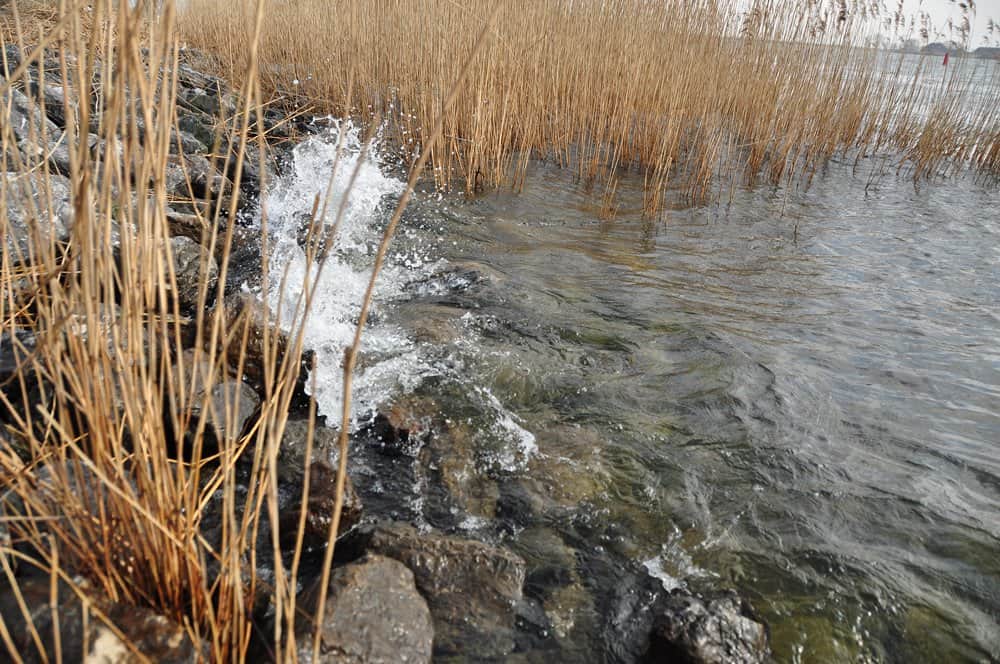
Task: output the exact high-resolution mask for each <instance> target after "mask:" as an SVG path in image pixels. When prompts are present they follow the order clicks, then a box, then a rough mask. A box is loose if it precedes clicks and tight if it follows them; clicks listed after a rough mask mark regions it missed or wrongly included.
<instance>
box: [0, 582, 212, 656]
mask: <svg viewBox="0 0 1000 664" xmlns="http://www.w3.org/2000/svg"><path fill="white" fill-rule="evenodd" d="M78 581H79V580H78ZM78 585H79V586H82V589H84V590H85V592H86V593H87V594H88V595H89V596H90V597H89V601H90V602H91V606H94V607H96V608H98V609H99V610H100V611H101V612H102V613H103V614H104V615H105V616H106V617H107V618H108V620H109V621H110V622H111V624H113V625H114V626H115V627H116V628H117V630H118V631H120V633H121V635H122V636H123V637H124V639H125V640H124V641H123V640H122V639H121V638H120V637H119V636H118V635H117V634H116V633H115V632H114V631H112V630H111V629H110V628H109V627H108V626H107V624H106V623H105V622H104V621H103V620H102V619H100V618H99V617H98V616H97V614H96V612H94V611H92V610H89V609H88V608H87V606H85V604H84V603H83V602H82V601H81V600H80V599H79V597H78V596H77V594H76V593H75V592H74V591H73V590H72V589H71V588H70V587H69V586H68V585H67V584H66V583H64V582H62V581H60V582H59V583H58V588H57V592H56V602H55V605H53V603H52V598H51V594H50V580H49V578H48V577H32V578H27V579H21V580H20V581H19V588H20V592H21V594H22V596H23V598H24V601H25V604H26V606H27V607H28V608H29V611H30V620H31V623H32V624H34V627H35V631H36V632H37V634H38V635H39V637H40V638H41V644H42V646H43V648H44V650H45V653H44V654H43V653H41V652H39V649H38V647H37V645H36V644H35V641H34V640H33V638H32V630H31V629H30V628H29V627H28V623H27V621H26V620H25V616H24V614H23V613H22V611H21V609H20V606H19V604H18V601H17V597H16V595H15V593H14V592H13V590H12V589H5V590H4V591H3V592H2V593H0V617H2V619H3V622H4V624H5V625H6V627H7V631H8V633H9V634H10V637H11V639H12V640H13V645H14V647H15V648H16V649H17V652H18V654H19V655H20V657H21V658H22V659H23V661H24V662H42V661H56V657H57V655H56V653H57V652H60V653H61V658H62V660H61V661H64V662H84V661H86V662H106V663H109V664H110V663H121V664H125V663H131V662H141V661H154V662H161V663H163V664H186V663H188V662H190V663H191V664H194V663H195V662H200V661H204V658H205V657H206V656H207V649H206V648H202V647H199V646H198V645H196V644H194V643H193V642H192V641H191V639H190V637H189V636H188V634H187V633H186V632H185V631H184V629H183V628H182V627H181V626H180V625H178V624H177V623H174V622H173V621H171V620H169V619H167V618H166V617H164V616H162V615H159V614H157V613H155V612H154V611H152V610H150V609H145V608H141V607H136V606H129V605H125V604H121V603H115V602H112V601H110V600H109V599H107V598H106V597H103V596H100V595H97V594H96V592H95V591H94V589H92V588H89V587H88V586H87V585H86V584H85V583H84V582H82V581H79V583H78ZM53 614H56V615H58V617H59V622H58V634H59V641H58V644H59V648H58V650H57V645H56V644H57V642H56V640H55V638H54V634H53V632H54V627H55V625H54V624H53ZM126 643H130V644H131V645H132V647H133V648H134V650H135V651H138V652H139V653H140V655H136V654H135V652H134V650H133V648H129V647H128V646H127V645H126Z"/></svg>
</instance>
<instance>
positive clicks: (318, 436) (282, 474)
mask: <svg viewBox="0 0 1000 664" xmlns="http://www.w3.org/2000/svg"><path fill="white" fill-rule="evenodd" d="M339 435H340V434H339V432H338V431H337V430H336V429H331V428H329V427H324V426H320V425H319V423H317V424H316V425H315V426H314V427H313V447H312V455H311V456H310V457H309V461H308V462H309V463H310V464H312V463H316V462H322V463H328V464H334V463H336V461H337V458H338V457H339V455H338V453H337V442H338V437H339ZM308 437H309V420H288V422H286V423H285V433H284V435H283V436H282V437H281V446H280V447H279V449H278V479H279V480H280V481H282V482H288V483H301V482H302V476H303V474H304V473H305V467H306V448H307V447H308V442H309V440H308Z"/></svg>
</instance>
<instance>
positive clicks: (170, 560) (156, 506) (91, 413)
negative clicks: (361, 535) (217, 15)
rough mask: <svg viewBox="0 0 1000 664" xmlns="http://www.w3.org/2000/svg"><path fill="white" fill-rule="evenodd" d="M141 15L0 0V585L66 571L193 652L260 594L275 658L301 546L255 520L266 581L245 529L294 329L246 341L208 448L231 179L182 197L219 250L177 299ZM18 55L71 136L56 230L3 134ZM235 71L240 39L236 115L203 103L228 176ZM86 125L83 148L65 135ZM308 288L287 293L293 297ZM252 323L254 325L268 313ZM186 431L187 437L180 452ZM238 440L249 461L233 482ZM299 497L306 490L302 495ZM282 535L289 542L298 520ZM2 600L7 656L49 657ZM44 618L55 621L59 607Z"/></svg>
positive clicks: (228, 344) (257, 604)
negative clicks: (13, 55) (25, 575)
mask: <svg viewBox="0 0 1000 664" xmlns="http://www.w3.org/2000/svg"><path fill="white" fill-rule="evenodd" d="M148 17H149V15H148V13H146V12H145V11H144V8H143V7H141V6H140V7H139V8H131V7H130V6H129V4H128V3H125V2H114V1H110V0H99V1H97V2H86V3H83V2H59V3H47V4H46V3H31V4H30V5H29V3H25V5H24V8H23V10H21V11H18V10H17V7H16V6H15V8H14V11H13V13H10V14H5V15H4V16H3V17H2V18H3V19H4V24H3V30H2V31H0V41H2V42H3V43H2V44H0V47H6V46H8V45H10V44H11V43H13V44H15V45H17V46H18V47H19V50H20V51H21V52H22V53H25V54H28V57H26V58H25V60H24V62H23V63H21V64H20V65H19V64H17V63H13V62H11V63H8V62H7V57H6V54H7V52H6V51H4V56H3V63H2V64H3V65H4V66H5V68H6V69H7V70H8V71H9V72H10V74H11V75H10V76H9V77H7V78H0V99H2V100H3V107H4V108H3V111H2V115H0V171H2V172H4V173H5V177H4V178H3V179H0V246H2V253H0V334H2V335H3V339H2V343H3V344H4V345H5V346H7V348H5V349H4V350H5V351H6V352H12V353H13V356H14V357H15V358H16V361H17V367H16V370H15V371H14V372H13V373H12V374H11V375H10V377H9V378H8V379H7V380H5V382H4V384H3V386H2V388H3V389H2V390H0V402H2V403H0V412H2V413H3V414H4V419H5V420H6V421H7V423H6V425H0V501H2V507H3V512H4V514H6V516H4V517H2V518H0V530H2V532H0V535H2V536H3V538H2V539H0V587H4V588H7V587H12V588H14V589H15V592H19V591H17V590H16V589H17V588H18V583H19V581H18V579H19V577H18V575H17V574H15V567H17V568H18V569H19V570H21V571H22V572H23V571H24V570H26V569H27V570H30V571H33V573H34V574H36V575H37V574H38V573H42V574H47V575H49V576H50V578H51V580H52V587H53V588H55V587H56V586H57V582H58V583H59V584H65V585H66V586H68V587H69V588H70V589H71V591H72V592H74V593H76V594H77V595H79V596H80V598H81V600H82V601H83V602H84V603H85V604H86V605H87V606H88V607H89V608H90V610H91V611H92V615H91V619H92V620H97V621H104V622H106V623H107V624H108V627H109V628H110V629H111V630H112V631H114V630H115V629H116V628H115V626H114V624H113V623H112V622H111V621H109V620H107V618H106V616H103V615H102V614H101V611H100V610H99V608H98V606H99V605H98V604H97V603H95V602H94V601H93V598H94V596H95V593H97V594H99V595H101V596H103V597H106V598H108V599H110V600H111V601H114V602H120V603H124V604H127V605H135V606H141V607H150V608H153V609H155V610H156V611H157V612H159V613H161V614H162V615H165V616H167V617H168V618H170V619H172V620H174V621H176V623H177V624H180V625H183V626H184V629H185V630H186V632H187V634H188V635H189V636H190V637H191V639H192V640H193V642H194V643H196V644H204V646H205V649H204V650H203V651H202V655H203V656H205V657H206V658H207V659H209V660H210V661H243V660H244V659H245V656H246V653H247V650H248V647H249V645H250V640H251V634H252V631H253V616H254V611H258V612H259V611H260V610H261V609H262V601H261V600H260V598H261V597H265V598H267V599H266V600H265V601H263V604H264V605H265V606H266V605H268V604H270V605H271V606H273V607H274V612H275V621H274V639H273V645H272V648H273V653H272V654H273V655H274V656H275V657H276V659H277V660H278V661H285V660H286V659H294V653H295V647H294V643H295V634H294V624H295V614H296V611H295V606H296V605H295V595H296V575H297V573H298V565H299V559H300V551H299V550H298V549H296V550H295V551H293V552H280V551H279V546H278V541H279V539H278V538H279V534H278V532H277V526H276V525H275V526H273V527H271V535H272V540H271V541H272V542H273V546H274V555H275V559H276V560H278V561H280V560H282V557H281V555H282V553H285V554H292V555H293V558H294V563H293V564H292V566H291V568H290V569H286V568H285V567H283V566H282V565H281V564H280V563H279V564H277V565H275V575H274V578H273V579H269V580H268V581H267V583H265V582H264V581H263V580H261V579H260V578H258V575H257V568H256V566H255V564H254V558H255V556H256V555H258V551H257V548H256V546H255V542H256V541H257V540H256V536H257V533H258V531H259V530H260V531H261V532H267V530H266V528H267V526H266V525H265V524H266V523H270V524H277V522H278V520H277V518H276V516H277V503H276V500H277V479H276V476H275V473H276V470H275V455H276V449H277V443H278V441H280V439H281V436H282V432H283V428H284V424H285V420H286V417H287V413H288V410H289V403H290V401H291V399H292V395H293V391H294V389H295V385H296V382H297V381H296V378H297V374H298V371H299V366H300V358H301V355H302V342H301V336H300V335H299V334H293V335H292V336H291V337H290V339H289V340H288V341H287V343H284V344H281V343H279V340H278V339H277V334H274V335H269V334H268V333H266V332H265V334H264V336H263V339H261V340H257V341H256V342H255V343H257V344H258V348H257V350H259V352H260V354H261V357H262V358H263V366H264V374H265V376H264V379H263V392H264V395H263V399H262V403H261V405H260V407H259V412H258V414H257V416H256V418H255V419H254V424H253V427H252V429H251V430H249V431H244V432H242V433H241V434H240V435H238V436H235V437H234V439H233V440H231V441H228V442H229V444H221V445H219V446H218V449H209V447H208V445H207V444H203V443H204V441H205V440H206V438H205V435H204V434H205V431H206V428H207V427H208V426H209V424H208V422H207V421H206V420H207V419H208V417H209V414H210V413H212V412H213V410H217V409H214V408H213V407H212V406H211V405H210V404H209V403H208V401H209V399H210V398H211V397H210V393H211V390H212V386H214V385H216V384H218V383H220V382H221V381H222V380H224V379H225V375H226V374H227V372H230V371H235V372H236V373H237V374H239V373H241V369H242V367H243V364H244V361H245V359H246V354H247V348H248V329H249V328H248V321H247V320H245V319H244V320H241V321H236V322H233V321H230V320H228V319H227V316H226V315H225V309H224V307H222V306H214V307H212V308H208V307H207V304H208V303H210V302H211V301H215V302H217V303H221V302H222V300H223V297H224V287H225V283H226V274H227V270H228V267H229V254H230V251H231V248H232V243H233V224H225V225H220V223H219V222H220V218H222V217H223V216H228V217H229V218H232V217H233V216H234V212H235V210H236V208H237V206H238V197H239V184H240V182H239V176H238V175H237V176H236V180H235V182H234V185H235V186H234V187H233V194H232V196H231V197H228V198H221V197H220V198H219V199H217V200H212V201H206V200H195V199H194V197H193V196H192V198H191V200H189V202H190V203H191V204H192V205H194V208H195V210H197V214H198V215H199V216H200V217H201V219H202V221H203V222H204V228H205V229H206V230H205V234H204V236H203V237H202V238H201V240H202V244H203V246H206V247H209V248H210V249H211V250H212V252H213V253H217V254H218V255H220V256H221V260H220V261H219V279H218V284H219V285H218V286H217V287H212V290H210V284H211V283H212V281H210V280H209V279H208V278H207V277H206V276H205V275H206V274H207V268H206V265H205V264H203V265H202V267H201V273H202V278H201V284H200V287H199V289H198V294H197V297H198V306H197V307H195V311H197V314H196V315H195V316H193V317H185V316H184V315H182V314H181V310H180V305H179V303H178V286H177V277H176V274H175V273H174V269H173V259H172V255H171V244H170V242H169V238H170V234H169V229H168V221H167V219H166V212H165V210H166V203H167V198H168V193H167V190H166V184H165V183H166V181H167V177H166V169H167V165H168V163H169V162H170V154H171V129H172V128H175V127H176V121H177V115H176V112H175V109H176V106H175V95H176V90H177V85H178V82H177V71H178V70H177V63H178V43H177V40H176V38H175V34H174V24H173V10H172V6H170V5H169V4H168V5H167V6H166V8H165V9H164V13H163V14H162V15H161V16H159V17H158V19H157V22H156V23H150V22H149V21H148V20H147V19H148ZM98 58H99V59H98ZM30 66H35V67H48V68H49V69H48V73H49V74H50V75H53V76H56V77H58V79H59V81H60V83H61V85H62V88H63V89H64V90H66V91H67V95H66V102H65V105H64V108H63V111H64V113H65V117H66V126H65V134H64V135H63V136H62V137H61V138H62V140H63V141H64V142H65V144H66V145H68V146H70V148H71V150H70V152H71V158H70V166H69V173H68V178H69V183H70V185H69V186H70V197H69V200H70V201H71V205H72V216H73V218H74V221H73V224H72V229H71V232H70V233H69V235H68V237H67V238H65V240H63V239H59V240H57V239H56V237H55V234H51V233H48V234H47V233H45V232H43V229H45V228H47V227H48V226H49V224H48V220H49V219H50V218H51V217H52V216H53V215H56V214H57V213H58V210H57V206H58V205H59V204H60V199H59V198H58V196H56V195H55V193H54V191H55V189H56V188H57V186H59V182H61V180H58V178H59V177H60V176H58V175H56V174H55V173H53V172H52V170H51V167H50V164H49V162H48V160H47V158H46V155H45V154H43V153H42V154H36V153H35V152H34V151H32V150H25V149H24V145H23V144H21V145H19V144H18V141H17V140H16V137H15V135H14V133H13V130H14V127H13V126H12V124H13V123H12V122H11V121H10V118H11V117H12V116H11V112H12V111H11V104H12V103H13V102H12V101H11V100H12V99H13V96H12V95H13V94H14V91H19V92H18V94H21V92H27V91H30V90H31V85H32V82H31V79H30V77H29V67H30ZM256 75H257V74H256V64H255V61H254V59H253V58H252V57H251V58H250V59H249V60H248V61H247V62H246V69H245V70H244V71H243V72H242V75H241V80H242V81H243V82H244V86H243V102H242V105H241V108H240V110H239V112H238V114H237V115H236V116H235V117H229V118H225V117H220V118H219V121H220V126H223V127H225V129H226V131H225V133H220V135H219V136H218V138H217V144H216V146H215V152H216V153H219V154H229V153H235V154H236V155H237V162H238V163H237V168H236V170H235V172H236V173H240V172H242V171H241V169H240V168H239V163H242V160H244V159H245V158H246V157H245V155H246V146H247V145H248V141H249V140H250V139H249V127H250V125H251V124H252V123H253V121H254V120H255V119H257V116H256V112H257V110H258V108H259V103H258V101H257V100H259V96H258V88H257V87H256V86H255V85H254V84H253V81H254V80H255V79H256ZM30 99H31V100H32V101H31V111H32V112H37V113H40V114H41V115H40V117H44V112H45V107H44V98H36V97H33V96H32V97H30ZM39 131H40V133H39V135H32V136H31V137H30V140H31V143H32V144H39V145H49V141H50V140H51V139H55V138H57V137H55V136H47V135H45V133H46V131H47V130H46V125H45V124H44V123H39ZM88 131H91V132H95V133H96V134H97V136H98V139H99V145H100V146H101V149H99V150H93V149H91V147H90V146H89V145H88V142H87V141H86V140H83V139H84V138H85V137H86V136H87V133H88ZM258 147H259V148H261V149H262V148H263V144H260V145H258ZM31 182H35V183H36V184H37V191H36V192H33V191H32V189H31V187H30V185H29V184H27V183H31ZM190 185H191V182H190V179H189V180H188V188H189V189H191V186H190ZM9 200H16V201H17V203H18V205H19V206H20V207H22V208H23V209H27V210H29V215H28V218H27V220H26V222H25V223H26V224H27V228H28V231H27V233H26V234H25V231H24V227H23V226H22V227H21V228H20V229H19V228H17V227H15V225H14V221H13V220H12V218H10V215H9V210H8V207H7V202H8V201H9ZM220 229H224V230H220ZM11 237H23V238H24V240H25V245H24V246H21V245H18V244H14V245H9V244H8V243H7V241H6V240H7V238H11ZM263 274H264V275H266V274H267V271H266V270H264V271H263ZM307 291H308V284H307ZM308 306H309V301H308V298H307V299H306V301H305V302H303V303H301V307H300V313H301V315H302V316H304V315H305V313H306V311H307V309H308ZM264 313H265V316H266V311H265V312H264ZM271 322H273V323H275V324H276V323H277V322H278V321H271ZM293 327H295V326H293ZM264 329H265V330H269V329H271V326H270V325H269V322H268V321H267V320H265V321H264ZM296 329H300V328H296ZM192 337H193V338H194V339H197V340H203V341H199V342H197V343H196V344H195V345H194V354H195V358H196V359H195V361H194V364H193V366H195V367H200V368H199V369H197V371H196V373H198V374H199V375H185V369H184V367H185V364H184V363H178V362H175V359H176V358H177V356H178V355H179V354H180V352H181V349H183V348H184V347H185V344H190V341H185V340H190V339H191V338H192ZM227 360H228V363H229V364H230V365H232V366H227ZM238 401H239V393H238V392H236V393H235V394H234V395H230V394H229V393H228V392H227V393H226V398H225V403H224V405H223V407H222V410H223V411H224V412H222V413H218V412H216V413H215V415H214V417H215V418H216V420H215V421H217V422H224V423H225V425H226V426H227V427H228V430H233V428H234V422H235V417H236V415H235V414H236V412H237V411H238V409H239V403H238ZM192 406H197V408H192ZM192 413H200V414H199V415H192ZM192 432H193V435H189V436H187V437H186V436H185V433H188V434H191V433H192ZM310 436H311V434H310ZM185 440H187V441H189V443H191V444H190V447H189V448H188V449H185V450H184V452H181V450H182V449H183V448H184V442H185ZM310 440H311V437H310ZM192 441H193V442H192ZM308 457H309V454H308V452H307V454H306V458H308ZM241 458H243V460H244V466H245V467H246V466H249V468H250V471H249V472H250V477H251V478H252V479H251V481H250V482H249V484H248V485H247V486H248V493H246V495H242V494H241V495H240V497H239V499H238V498H237V494H238V492H237V479H236V475H237V473H236V466H237V462H238V461H239V460H240V459H241ZM306 475H307V476H308V469H306ZM340 481H341V487H342V483H343V479H342V478H341V480H340ZM306 487H308V482H307V483H306ZM220 496H221V498H220ZM307 499H308V488H306V489H305V492H304V495H303V496H302V501H303V503H302V504H303V505H305V504H306V501H307ZM213 502H215V503H216V504H218V503H221V508H220V507H218V506H216V507H215V508H213V509H215V514H216V517H217V518H218V519H220V520H221V522H222V524H223V525H222V527H221V542H219V543H209V542H208V541H206V540H205V538H204V536H203V534H202V532H201V529H200V528H201V523H202V520H203V518H205V514H206V510H208V509H209V506H210V505H211V504H212V503H213ZM336 509H337V513H339V510H340V504H339V502H338V505H337V508H336ZM268 518H269V521H268V520H267V519H268ZM300 528H301V524H300ZM334 528H336V525H334ZM297 541H298V543H299V544H298V546H299V547H301V542H302V535H301V532H300V533H299V535H298V539H297ZM18 597H20V595H18ZM22 610H23V611H24V618H25V623H26V624H27V625H28V626H29V629H30V630H31V631H32V632H33V637H34V639H33V643H34V645H35V646H36V647H37V649H38V652H18V650H17V649H16V648H15V647H14V646H13V643H14V642H13V641H12V640H11V639H12V635H11V633H10V632H9V630H8V629H7V626H6V625H5V624H4V621H3V620H2V619H0V637H2V643H0V650H2V651H4V652H6V657H8V658H10V659H11V660H12V661H22V658H26V659H27V660H29V661H49V658H54V659H55V661H61V657H62V656H61V653H60V648H61V646H60V641H59V638H58V636H57V634H58V626H57V627H56V628H55V632H56V634H46V635H39V634H38V633H37V632H35V630H34V628H33V627H31V625H32V624H33V621H32V612H33V611H34V610H35V607H31V606H27V605H23V604H22ZM54 621H55V623H56V625H58V616H56V617H55V618H54ZM258 631H259V630H258ZM14 636H16V635H14ZM46 643H47V644H50V646H51V648H50V649H49V651H48V653H46V652H45V650H44V648H43V645H44V644H46ZM126 645H127V644H126ZM53 649H54V651H53ZM133 654H134V655H138V653H133ZM141 659H142V657H141V656H139V659H138V660H136V661H139V660H141ZM130 661H131V660H130Z"/></svg>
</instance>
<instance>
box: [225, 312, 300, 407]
mask: <svg viewBox="0 0 1000 664" xmlns="http://www.w3.org/2000/svg"><path fill="white" fill-rule="evenodd" d="M223 306H224V307H225V316H226V325H227V327H228V329H229V330H230V331H237V330H238V333H237V336H238V337H239V338H241V339H242V336H243V329H244V326H247V336H246V347H245V349H243V374H244V376H245V377H246V379H247V380H249V381H250V382H251V383H252V384H254V385H257V386H260V385H263V381H264V378H265V372H264V363H265V362H266V357H265V352H264V351H265V335H266V336H267V338H268V341H267V343H268V344H269V346H268V348H269V349H270V352H273V353H276V357H277V361H278V363H279V365H280V363H281V362H283V361H284V355H285V353H286V352H288V351H289V346H290V339H289V338H288V336H287V335H286V334H285V332H284V331H283V330H281V329H279V328H278V327H277V326H276V325H275V321H274V317H273V316H272V315H271V314H270V311H269V310H268V308H267V305H265V304H264V303H263V302H261V301H260V300H258V299H257V297H256V296H254V295H253V294H251V293H243V292H236V293H232V294H230V295H228V296H227V297H226V299H225V302H224V304H223ZM239 346H240V344H238V343H233V344H232V345H231V346H229V347H228V349H227V352H228V354H229V355H228V357H229V361H230V363H231V364H232V365H233V366H236V362H237V361H238V359H239V356H240V353H241V348H240V347H239ZM309 358H310V353H309V352H303V355H302V361H301V371H300V372H299V378H298V384H297V385H296V393H297V394H298V395H304V394H305V381H306V376H307V375H308V367H309V364H308V363H309Z"/></svg>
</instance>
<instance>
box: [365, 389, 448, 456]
mask: <svg viewBox="0 0 1000 664" xmlns="http://www.w3.org/2000/svg"><path fill="white" fill-rule="evenodd" d="M435 413H437V405H436V404H434V403H433V402H431V401H430V400H427V399H421V398H420V397H413V396H406V397H402V398H400V399H397V400H395V401H393V402H392V403H391V404H387V405H385V406H380V407H379V410H378V413H377V414H376V415H375V419H374V421H373V422H372V425H371V432H372V434H374V436H375V437H376V439H377V440H378V442H379V444H380V449H381V451H382V452H384V453H385V454H388V455H390V456H400V455H403V454H407V455H412V454H415V453H416V451H417V450H418V449H419V448H420V446H421V445H422V444H423V442H424V441H425V440H426V439H427V436H428V434H429V433H430V430H431V424H432V421H433V416H434V414H435Z"/></svg>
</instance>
